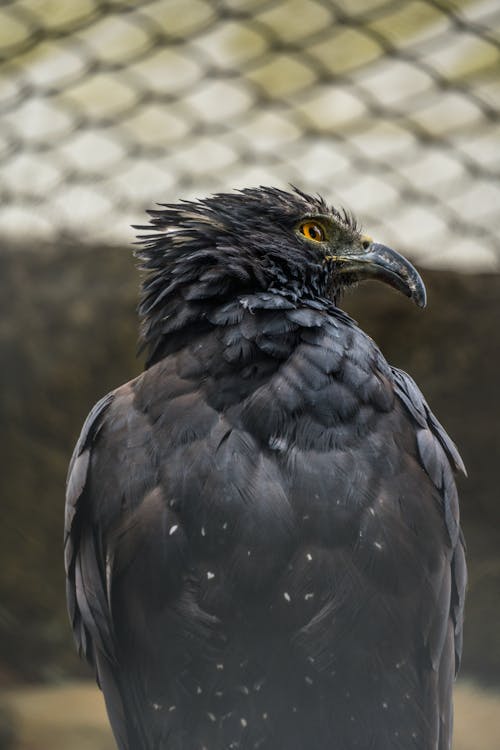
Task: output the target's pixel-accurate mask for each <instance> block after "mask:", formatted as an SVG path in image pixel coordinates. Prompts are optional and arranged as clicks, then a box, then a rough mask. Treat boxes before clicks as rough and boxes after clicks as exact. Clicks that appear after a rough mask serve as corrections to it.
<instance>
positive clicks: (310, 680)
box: [305, 676, 314, 685]
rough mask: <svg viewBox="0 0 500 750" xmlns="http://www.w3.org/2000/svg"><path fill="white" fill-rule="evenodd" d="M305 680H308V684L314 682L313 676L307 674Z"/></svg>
mask: <svg viewBox="0 0 500 750" xmlns="http://www.w3.org/2000/svg"><path fill="white" fill-rule="evenodd" d="M305 681H306V682H307V684H308V685H312V684H313V683H314V680H313V679H312V678H311V677H307V676H306V678H305Z"/></svg>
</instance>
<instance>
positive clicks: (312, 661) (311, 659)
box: [307, 656, 316, 664]
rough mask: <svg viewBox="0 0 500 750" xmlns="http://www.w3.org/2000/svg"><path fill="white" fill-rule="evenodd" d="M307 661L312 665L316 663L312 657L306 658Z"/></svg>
mask: <svg viewBox="0 0 500 750" xmlns="http://www.w3.org/2000/svg"><path fill="white" fill-rule="evenodd" d="M307 661H308V662H310V663H311V664H314V662H315V661H316V659H315V658H314V656H308V657H307Z"/></svg>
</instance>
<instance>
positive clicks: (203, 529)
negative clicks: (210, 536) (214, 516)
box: [201, 526, 207, 536]
mask: <svg viewBox="0 0 500 750" xmlns="http://www.w3.org/2000/svg"><path fill="white" fill-rule="evenodd" d="M206 534H207V532H206V531H205V527H204V526H202V527H201V535H202V536H206Z"/></svg>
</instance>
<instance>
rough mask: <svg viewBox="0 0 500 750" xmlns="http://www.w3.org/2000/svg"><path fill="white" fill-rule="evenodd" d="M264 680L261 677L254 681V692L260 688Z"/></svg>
mask: <svg viewBox="0 0 500 750" xmlns="http://www.w3.org/2000/svg"><path fill="white" fill-rule="evenodd" d="M265 681H266V678H265V677H263V678H262V679H261V680H258V681H257V682H255V683H254V686H253V689H254V690H255V692H256V693H258V692H259V690H260V689H261V687H262V685H263V684H264V683H265Z"/></svg>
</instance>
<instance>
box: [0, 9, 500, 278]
mask: <svg viewBox="0 0 500 750" xmlns="http://www.w3.org/2000/svg"><path fill="white" fill-rule="evenodd" d="M0 60H1V62H2V70H1V76H0V107H1V112H2V117H1V122H0V159H1V161H2V181H1V186H0V196H1V200H0V235H2V236H5V235H9V236H12V235H13V236H14V237H16V238H19V239H22V240H25V239H26V238H29V239H30V241H32V242H36V241H37V240H39V239H48V240H50V241H52V240H57V239H58V238H61V237H62V236H64V235H66V236H67V235H72V236H75V235H76V236H77V237H78V238H79V239H81V240H82V241H87V242H96V241H99V242H102V241H113V242H116V241H124V240H125V241H127V240H130V239H131V232H130V229H129V227H128V225H129V224H130V223H132V222H134V221H135V222H137V221H141V220H142V218H143V215H142V214H143V210H144V208H145V207H147V206H150V205H151V204H152V203H153V202H154V201H167V200H168V201H171V200H176V199H177V198H179V197H194V196H202V195H204V194H206V193H207V192H211V191H214V190H219V189H231V188H234V187H243V186H248V185H255V184H276V185H286V183H288V182H292V183H294V184H297V185H299V186H300V187H302V188H304V189H308V190H312V191H319V192H322V193H323V194H324V195H325V197H327V198H328V199H330V200H332V201H333V202H335V203H337V204H343V205H346V206H347V207H349V208H351V209H352V210H354V211H355V212H356V213H357V215H358V216H359V217H360V218H361V220H362V222H363V224H364V225H365V226H366V228H367V229H369V231H370V233H371V234H375V235H377V236H378V237H379V238H380V239H381V240H383V241H385V242H388V243H394V244H396V245H397V246H398V247H399V248H400V249H402V250H406V251H409V252H410V254H412V255H413V256H414V257H417V259H418V260H419V261H420V262H421V263H424V264H427V265H439V266H450V265H451V266H455V267H459V268H464V269H465V268H467V269H469V268H472V269H486V270H493V269H498V268H499V267H500V243H499V235H500V210H499V207H500V184H499V181H498V178H499V176H500V123H499V119H500V118H499V114H500V3H499V2H498V0H455V2H445V0H409V1H405V0H403V1H401V0H218V1H217V0H213V1H210V0H159V1H156V2H150V1H149V0H139V1H136V2H129V1H128V0H78V2H66V1H65V0H15V1H13V2H9V1H8V0H4V2H2V3H0Z"/></svg>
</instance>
